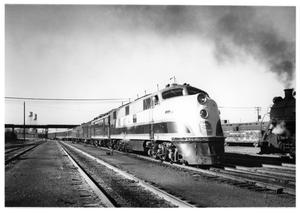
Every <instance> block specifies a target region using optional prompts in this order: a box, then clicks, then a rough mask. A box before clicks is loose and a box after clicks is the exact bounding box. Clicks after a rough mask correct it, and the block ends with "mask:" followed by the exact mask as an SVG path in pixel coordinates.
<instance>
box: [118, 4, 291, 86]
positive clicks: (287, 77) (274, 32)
mask: <svg viewBox="0 0 300 213" xmlns="http://www.w3.org/2000/svg"><path fill="white" fill-rule="evenodd" d="M115 9H116V8H115ZM116 10H117V14H118V15H119V18H120V17H121V18H122V19H123V20H124V17H126V19H127V22H126V23H130V24H129V25H131V26H129V27H132V30H141V29H142V30H151V31H155V32H156V33H157V34H159V35H161V36H162V37H163V38H166V39H168V38H170V37H174V36H176V37H179V36H182V35H184V34H188V35H196V36H199V37H201V38H205V39H208V40H210V41H211V42H212V43H213V44H214V47H215V51H214V53H215V58H216V60H217V61H218V62H219V63H223V62H228V61H232V60H239V59H242V57H243V55H248V56H251V57H253V58H255V59H256V60H258V61H259V62H261V63H263V64H265V65H266V67H267V69H268V71H271V72H273V73H275V74H276V75H277V77H278V79H279V80H280V81H281V82H283V83H284V85H285V86H286V87H289V86H290V84H291V83H292V80H293V78H294V75H295V7H252V6H247V7H246V6H244V7H240V6H239V7H233V6H226V7H225V6H123V7H118V8H117V9H116ZM132 23H134V24H132ZM127 27H128V25H127ZM242 53H243V54H242Z"/></svg>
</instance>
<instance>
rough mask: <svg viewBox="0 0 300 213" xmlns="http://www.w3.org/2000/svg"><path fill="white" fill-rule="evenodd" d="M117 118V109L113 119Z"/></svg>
mask: <svg viewBox="0 0 300 213" xmlns="http://www.w3.org/2000/svg"><path fill="white" fill-rule="evenodd" d="M116 118H117V111H114V112H113V119H116Z"/></svg>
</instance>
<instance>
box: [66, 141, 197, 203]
mask: <svg viewBox="0 0 300 213" xmlns="http://www.w3.org/2000/svg"><path fill="white" fill-rule="evenodd" d="M61 144H62V146H63V147H65V148H64V150H66V147H67V148H68V149H72V150H73V151H75V152H77V153H80V154H81V155H83V156H85V157H86V158H89V159H91V160H93V161H94V162H96V163H97V164H101V165H103V166H105V167H107V168H108V169H110V170H112V171H114V172H115V173H117V174H118V175H120V176H123V178H125V179H127V180H130V181H132V182H134V183H136V184H137V185H138V186H139V187H142V188H144V189H145V190H147V191H149V192H151V193H153V194H155V195H156V196H158V197H160V199H164V200H166V201H168V202H169V203H171V204H172V205H174V206H177V207H184V208H187V207H196V206H194V205H192V204H190V203H188V202H186V201H184V200H182V199H180V198H178V197H176V196H173V195H171V194H169V193H167V192H166V191H164V190H162V189H159V188H157V187H155V186H153V185H151V184H149V183H147V182H145V181H144V180H142V179H140V178H137V177H135V176H133V175H132V174H129V173H128V172H126V171H123V170H121V169H119V168H117V167H115V166H113V165H111V164H108V163H107V162H105V161H103V160H101V159H99V158H97V157H94V156H92V155H90V154H88V153H87V152H84V151H82V150H81V149H78V148H76V147H74V146H72V145H69V144H67V143H65V142H61ZM66 152H67V151H66ZM69 156H70V155H69ZM71 158H72V157H71ZM73 160H74V159H73ZM74 161H75V160H74ZM78 167H80V163H79V162H78ZM80 168H81V169H82V170H83V172H84V173H85V174H86V176H88V177H89V178H90V179H91V181H92V182H93V183H95V184H96V185H97V186H98V188H102V187H101V186H100V185H99V184H97V181H95V180H93V178H92V176H91V175H89V172H87V171H86V170H84V169H83V168H82V167H80ZM102 193H104V194H106V195H107V196H108V197H109V195H108V193H106V192H105V191H103V190H102ZM109 200H113V199H112V198H111V197H110V198H109ZM114 203H117V202H116V201H114Z"/></svg>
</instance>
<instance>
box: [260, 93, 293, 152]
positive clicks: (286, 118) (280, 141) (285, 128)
mask: <svg viewBox="0 0 300 213" xmlns="http://www.w3.org/2000/svg"><path fill="white" fill-rule="evenodd" d="M284 93H285V97H284V98H282V97H275V98H274V99H273V106H272V107H271V110H270V122H269V124H268V126H267V129H266V130H265V132H264V134H263V137H262V139H261V141H260V143H259V145H260V147H261V153H262V154H268V153H287V154H290V155H291V156H292V157H293V156H295V146H296V145H295V141H296V130H295V128H296V99H295V97H294V96H295V94H296V93H295V92H293V89H285V90H284Z"/></svg>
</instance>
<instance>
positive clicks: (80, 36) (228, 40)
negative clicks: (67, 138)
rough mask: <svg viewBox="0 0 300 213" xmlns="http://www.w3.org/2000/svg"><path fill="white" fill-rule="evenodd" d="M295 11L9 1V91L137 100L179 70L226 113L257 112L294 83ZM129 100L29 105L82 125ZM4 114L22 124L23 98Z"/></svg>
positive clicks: (47, 119)
mask: <svg viewBox="0 0 300 213" xmlns="http://www.w3.org/2000/svg"><path fill="white" fill-rule="evenodd" d="M295 18H296V17H295V7H229V6H225V7H217V6H214V7H209V6H146V5H144V6H143V5H141V6H124V5H114V6H107V5H106V6H104V5H96V6H94V5H89V6H84V5H77V6H71V5H47V6H46V5H6V6H5V96H14V97H35V98H74V99H76V98H79V99H80V98H85V99H86V98H90V99H95V98H96V99H97V98H98V99H101V98H116V99H126V100H127V99H128V98H131V100H133V99H135V98H136V97H137V95H139V96H141V95H143V94H144V93H145V90H146V92H147V93H148V92H153V91H155V90H156V88H157V84H158V85H159V88H163V87H164V86H165V85H166V84H168V83H170V78H171V77H173V76H175V77H176V81H177V82H178V83H185V82H187V83H189V84H191V85H193V86H195V87H198V88H200V89H203V90H205V91H207V92H208V93H209V94H210V96H211V98H213V99H215V101H216V102H217V103H218V105H219V106H220V107H222V108H221V119H228V120H229V121H231V122H246V121H255V120H256V111H255V108H254V107H262V114H264V113H265V112H266V110H267V108H268V107H269V106H270V105H271V104H272V99H273V97H274V96H282V95H283V89H284V88H288V87H295ZM120 104H121V102H120V101H119V102H118V101H104V102H103V101H102V102H100V101H97V102H92V103H91V102H74V101H73V102H61V101H26V114H28V112H29V111H33V112H34V113H37V114H38V123H40V124H45V123H69V124H78V123H82V122H85V121H88V120H90V119H92V118H94V117H96V116H97V115H98V114H101V113H104V112H106V111H108V110H109V109H111V108H114V107H118V106H119V105H120ZM5 116H6V117H5V122H6V123H22V122H23V117H22V116H23V102H22V101H12V100H6V101H5ZM27 122H30V121H29V120H27Z"/></svg>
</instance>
